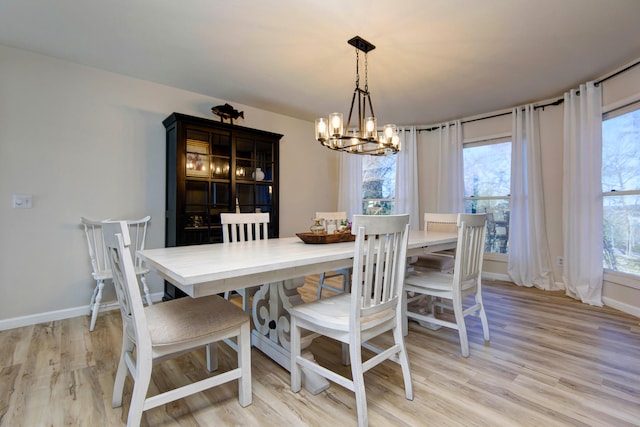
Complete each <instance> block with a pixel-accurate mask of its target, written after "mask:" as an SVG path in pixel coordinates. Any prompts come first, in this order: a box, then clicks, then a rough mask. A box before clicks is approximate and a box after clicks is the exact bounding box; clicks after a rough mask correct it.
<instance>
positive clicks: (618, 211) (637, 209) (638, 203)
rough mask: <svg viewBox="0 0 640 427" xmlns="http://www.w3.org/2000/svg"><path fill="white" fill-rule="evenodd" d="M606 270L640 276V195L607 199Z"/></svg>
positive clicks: (605, 200) (605, 227) (605, 222)
mask: <svg viewBox="0 0 640 427" xmlns="http://www.w3.org/2000/svg"><path fill="white" fill-rule="evenodd" d="M603 219H604V228H603V233H604V268H609V269H611V270H615V271H620V272H622V273H629V274H636V275H640V195H630V196H610V197H605V198H604V218H603Z"/></svg>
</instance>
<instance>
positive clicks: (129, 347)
mask: <svg viewBox="0 0 640 427" xmlns="http://www.w3.org/2000/svg"><path fill="white" fill-rule="evenodd" d="M133 347H134V344H133V341H131V340H130V339H129V338H128V336H127V334H126V333H124V334H123V337H122V351H121V353H120V363H118V370H117V372H116V378H115V380H114V382H113V395H112V398H111V406H112V407H113V408H119V407H120V406H122V392H123V391H124V381H125V380H126V379H127V371H128V368H127V363H126V361H125V354H127V353H130V352H133Z"/></svg>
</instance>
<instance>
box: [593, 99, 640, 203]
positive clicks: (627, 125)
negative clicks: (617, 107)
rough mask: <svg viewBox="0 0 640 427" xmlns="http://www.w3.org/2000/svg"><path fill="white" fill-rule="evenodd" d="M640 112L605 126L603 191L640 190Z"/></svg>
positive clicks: (627, 114)
mask: <svg viewBox="0 0 640 427" xmlns="http://www.w3.org/2000/svg"><path fill="white" fill-rule="evenodd" d="M639 171H640V110H636V111H632V112H630V113H626V114H623V115H621V116H617V117H614V118H612V119H609V120H606V121H604V122H602V191H604V192H607V191H612V190H616V191H625V190H640V173H639Z"/></svg>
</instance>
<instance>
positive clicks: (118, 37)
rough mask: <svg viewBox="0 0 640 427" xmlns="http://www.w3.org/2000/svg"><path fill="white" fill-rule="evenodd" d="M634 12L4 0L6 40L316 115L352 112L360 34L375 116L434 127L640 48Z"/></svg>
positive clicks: (245, 0)
mask: <svg viewBox="0 0 640 427" xmlns="http://www.w3.org/2000/svg"><path fill="white" fill-rule="evenodd" d="M638 21H640V0H482V1H473V0H395V1H382V0H378V1H375V0H368V1H367V0H353V1H348V0H323V1H319V0H271V1H269V0H259V1H258V0H254V1H251V0H233V1H213V0H180V1H175V0H174V1H170V0H135V1H131V0H109V1H82V0H56V1H51V0H0V44H4V45H7V46H11V47H16V48H21V49H26V50H29V51H33V52H38V53H42V54H45V55H49V56H52V57H57V58H62V59H65V60H69V61H73V62H77V63H80V64H85V65H89V66H92V67H96V68H100V69H103V70H108V71H112V72H116V73H120V74H125V75H128V76H132V77H136V78H140V79H144V80H148V81H152V82H157V83H161V84H165V85H169V86H173V87H177V88H181V89H186V90H189V91H193V92H197V93H200V94H204V95H208V96H212V97H216V98H220V99H224V100H227V101H228V102H229V103H231V104H233V103H240V104H245V105H250V106H254V107H257V108H260V109H265V110H269V111H273V112H276V113H281V114H285V115H289V116H293V117H297V118H301V119H305V120H313V119H314V118H316V117H319V116H326V115H328V113H330V112H333V111H341V112H343V113H345V114H346V113H347V112H348V108H349V103H350V101H351V94H352V92H353V89H354V87H355V49H354V48H353V47H352V46H350V45H348V44H347V40H349V39H350V38H352V37H353V36H355V35H359V36H361V37H363V38H364V39H366V40H368V41H370V42H371V43H373V44H374V45H375V46H376V49H375V50H373V51H372V52H370V53H369V57H368V62H369V89H370V91H371V97H372V101H373V107H374V110H375V113H376V116H377V117H378V123H379V124H381V125H382V124H384V123H391V122H393V123H397V124H399V125H408V124H424V125H427V124H435V123H439V122H442V121H446V120H450V119H456V118H463V117H469V116H473V115H476V114H481V113H487V112H492V111H497V110H501V109H505V108H510V107H514V106H517V105H523V104H526V103H529V102H535V101H540V100H545V99H549V98H553V97H558V96H561V95H562V93H563V92H565V91H566V90H568V89H570V88H572V87H577V86H578V85H579V84H580V83H584V82H586V81H589V80H593V79H596V78H598V77H601V76H603V75H605V74H606V73H608V72H611V71H613V70H614V69H616V68H618V67H620V66H623V65H625V64H627V63H629V62H630V61H633V60H635V59H637V58H640V31H639V30H638V28H639V27H638ZM361 74H363V73H362V71H361ZM361 85H362V82H361Z"/></svg>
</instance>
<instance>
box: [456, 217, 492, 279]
mask: <svg viewBox="0 0 640 427" xmlns="http://www.w3.org/2000/svg"><path fill="white" fill-rule="evenodd" d="M486 230H487V220H486V215H485V214H459V216H458V245H457V246H458V251H457V254H456V260H455V267H454V270H453V271H454V279H453V280H454V282H456V283H459V284H460V286H461V287H462V288H464V289H472V288H473V289H475V288H476V287H477V286H478V285H479V284H480V275H481V274H482V260H483V256H484V244H485V238H486Z"/></svg>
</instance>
